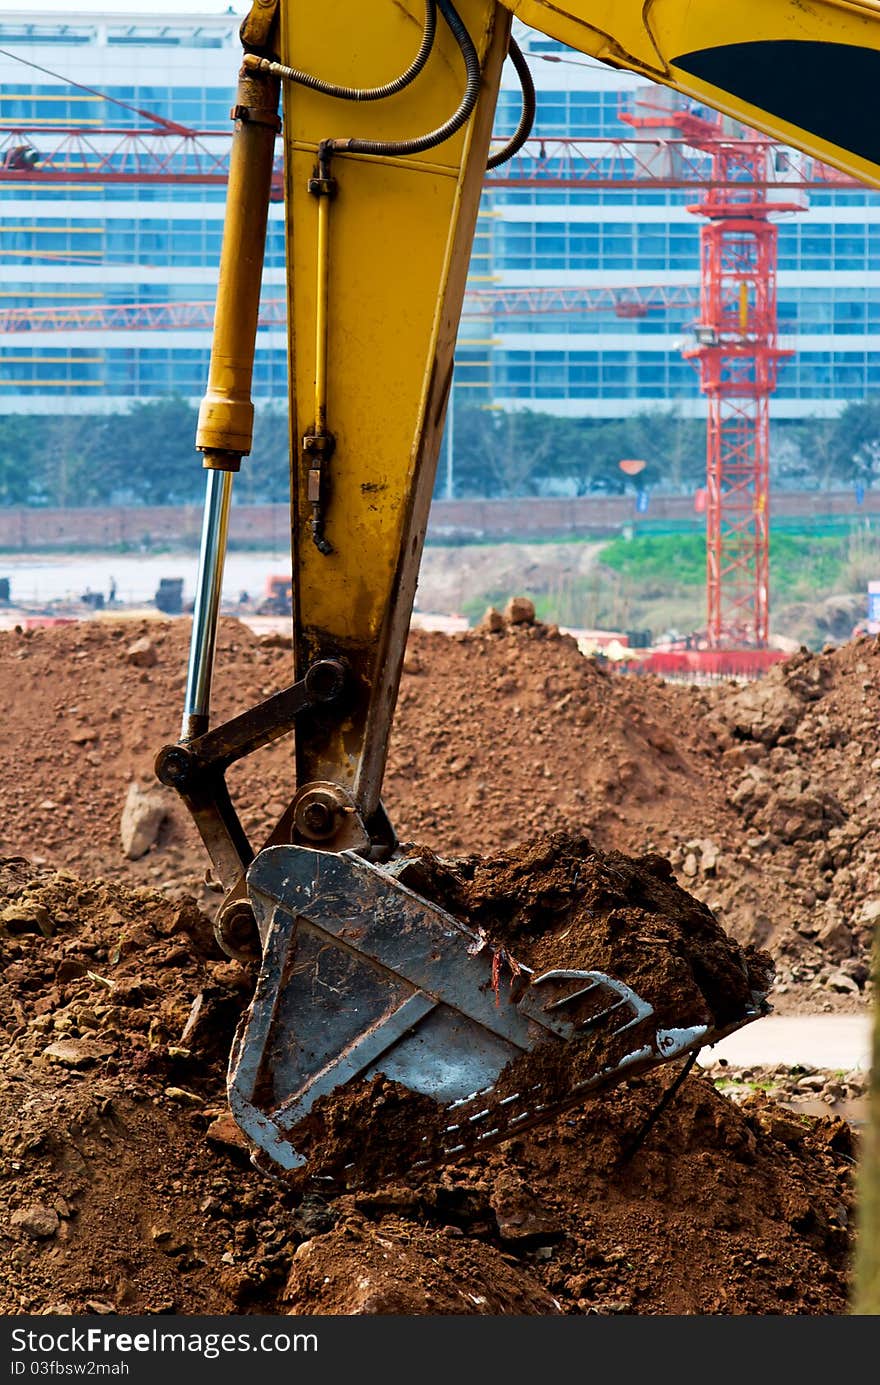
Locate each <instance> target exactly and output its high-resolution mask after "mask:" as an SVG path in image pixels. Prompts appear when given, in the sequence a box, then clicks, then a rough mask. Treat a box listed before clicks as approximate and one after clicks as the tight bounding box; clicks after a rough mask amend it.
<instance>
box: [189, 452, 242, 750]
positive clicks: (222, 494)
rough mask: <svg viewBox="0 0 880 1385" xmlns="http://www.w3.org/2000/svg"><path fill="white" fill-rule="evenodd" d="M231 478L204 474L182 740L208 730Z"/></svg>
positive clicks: (226, 473)
mask: <svg viewBox="0 0 880 1385" xmlns="http://www.w3.org/2000/svg"><path fill="white" fill-rule="evenodd" d="M233 475H234V472H231V471H216V470H210V471H209V472H208V479H207V486H206V490H205V513H204V518H203V521H202V544H201V549H200V552H199V574H198V579H197V584H196V596H195V604H194V607H193V623H192V635H191V638H190V646H189V667H188V669H187V674H186V697H185V701H184V708H183V726H182V729H181V739H183V740H191V739H192V738H193V737H194V736H200V735H201V734H202V733H203V732H204V731H207V729H208V713H209V707H210V700H211V675H212V672H213V669H214V648H215V645H216V641H217V621H218V618H219V615H220V593H221V589H222V587H223V565H224V562H225V560H226V538H227V533H228V529H229V502H230V499H231V497H232V478H233Z"/></svg>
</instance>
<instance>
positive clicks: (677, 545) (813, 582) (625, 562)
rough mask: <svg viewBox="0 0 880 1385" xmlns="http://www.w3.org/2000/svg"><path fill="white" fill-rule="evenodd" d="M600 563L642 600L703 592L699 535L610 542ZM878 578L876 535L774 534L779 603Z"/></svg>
mask: <svg viewBox="0 0 880 1385" xmlns="http://www.w3.org/2000/svg"><path fill="white" fill-rule="evenodd" d="M600 562H601V563H602V564H603V565H604V566H605V567H606V568H610V569H611V571H612V572H615V573H617V574H618V575H619V577H620V578H621V579H622V581H624V582H625V583H626V584H627V585H632V586H633V587H638V588H640V589H641V590H642V594H643V595H644V594H646V593H647V591H648V590H650V589H652V588H653V589H660V588H662V589H663V590H664V591H665V592H666V593H672V592H674V591H676V590H679V591H680V590H681V589H682V588H688V587H702V586H703V584H704V583H705V580H706V545H705V539H704V537H703V536H702V535H700V534H637V535H635V536H634V537H633V538H632V539H629V540H627V539H623V538H617V539H613V540H612V541H611V543H609V544H608V545H607V546H606V547H605V548H604V549H603V550H602V554H601V557H600ZM872 576H873V577H880V534H877V533H874V532H871V531H865V530H855V531H851V532H849V533H832V534H819V535H817V534H814V533H807V532H803V533H793V532H791V531H790V530H783V531H780V530H778V529H774V530H773V531H772V532H771V537H770V578H771V589H772V594H773V598H774V599H775V600H777V601H798V600H810V599H815V598H816V597H821V596H828V595H830V594H832V593H833V592H852V591H861V590H864V588H865V587H866V584H867V581H868V580H869V578H870V577H872Z"/></svg>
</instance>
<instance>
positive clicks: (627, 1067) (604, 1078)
mask: <svg viewBox="0 0 880 1385" xmlns="http://www.w3.org/2000/svg"><path fill="white" fill-rule="evenodd" d="M248 890H249V896H250V900H251V904H252V906H253V909H254V912H255V915H256V918H257V923H258V927H259V930H260V935H261V939H262V943H263V958H262V966H261V970H260V974H259V979H258V982H257V986H256V990H255V994H254V997H253V1000H252V1002H251V1005H250V1007H249V1009H248V1010H247V1012H246V1013H245V1015H244V1017H243V1019H242V1022H241V1024H240V1026H239V1030H238V1033H237V1036H236V1040H235V1044H234V1046H233V1050H232V1055H231V1060H230V1067H229V1079H228V1094H229V1103H230V1107H231V1110H232V1113H233V1115H234V1116H235V1119H236V1120H237V1122H238V1124H239V1125H240V1127H241V1128H242V1130H243V1131H244V1132H245V1134H246V1135H247V1136H248V1137H249V1139H250V1140H251V1141H252V1142H253V1144H254V1145H255V1146H257V1147H258V1149H259V1150H262V1151H263V1152H264V1153H265V1154H267V1155H268V1156H270V1158H271V1159H272V1160H273V1161H274V1162H275V1164H277V1165H280V1166H281V1167H282V1168H283V1169H288V1170H292V1169H296V1168H301V1167H302V1166H303V1165H305V1164H306V1163H307V1158H306V1157H305V1156H304V1154H303V1153H302V1152H301V1149H299V1148H298V1138H297V1128H298V1126H301V1123H302V1122H303V1121H304V1120H305V1119H306V1117H308V1115H309V1113H310V1111H311V1110H312V1108H313V1106H314V1105H315V1103H316V1102H317V1101H318V1100H319V1098H322V1097H328V1096H330V1095H331V1094H332V1093H334V1092H336V1091H337V1090H338V1089H340V1088H342V1087H344V1086H346V1084H352V1083H355V1082H363V1081H364V1080H369V1079H371V1078H374V1077H376V1076H377V1075H379V1074H381V1075H383V1076H384V1077H385V1078H387V1079H389V1080H390V1081H393V1082H395V1083H398V1084H400V1086H402V1087H403V1088H406V1089H408V1090H409V1091H410V1092H414V1093H419V1094H421V1095H422V1096H423V1097H430V1098H432V1099H433V1102H434V1103H436V1110H437V1120H436V1122H435V1123H434V1130H433V1134H432V1139H431V1140H430V1142H429V1141H428V1140H427V1138H426V1140H425V1157H424V1161H425V1162H426V1163H428V1162H431V1160H432V1159H434V1158H436V1157H437V1156H440V1157H442V1158H443V1159H444V1160H448V1159H454V1158H456V1157H457V1156H461V1155H463V1154H466V1153H468V1152H471V1151H473V1150H475V1149H478V1148H481V1147H485V1146H487V1145H489V1144H493V1143H497V1142H499V1141H501V1140H503V1139H505V1138H509V1137H510V1136H511V1135H513V1134H516V1133H518V1132H519V1131H520V1130H523V1129H527V1128H528V1127H529V1126H530V1125H533V1124H536V1123H537V1122H539V1121H541V1120H543V1119H546V1118H547V1117H548V1116H550V1115H552V1114H553V1113H554V1112H555V1111H556V1110H558V1109H561V1108H562V1107H564V1106H566V1105H571V1104H572V1103H573V1102H576V1101H578V1100H580V1099H582V1098H583V1097H584V1096H585V1095H587V1094H588V1093H591V1092H594V1091H596V1090H598V1089H600V1088H602V1087H606V1086H611V1085H613V1084H614V1083H615V1082H617V1081H620V1080H621V1079H622V1078H624V1077H627V1076H631V1075H634V1074H635V1073H638V1072H642V1071H645V1070H646V1069H648V1068H652V1067H655V1066H657V1065H659V1064H662V1063H668V1062H670V1061H671V1060H674V1059H675V1058H677V1057H679V1056H681V1055H685V1054H688V1053H690V1052H692V1051H694V1050H696V1049H699V1048H701V1047H703V1046H704V1045H707V1044H712V1043H714V1042H715V1041H716V1040H717V1039H719V1038H720V1037H722V1036H723V1034H726V1033H729V1032H731V1030H733V1029H736V1028H739V1027H740V1026H741V1025H742V1024H745V1023H747V1022H748V1021H749V1020H751V1019H754V1018H756V1017H757V1016H758V1015H759V1014H760V1013H762V1009H763V1008H766V1007H764V1006H763V1002H762V998H761V997H760V996H753V997H752V998H753V1001H754V1004H753V1005H752V1006H750V1007H745V1008H744V1009H743V1012H742V1014H741V1015H739V1016H738V1017H737V1018H736V1020H735V1021H734V1022H732V1023H728V1024H727V1025H726V1026H725V1028H724V1029H723V1030H718V1029H712V1028H711V1027H710V1026H709V1025H707V1024H698V1025H692V1026H690V1027H683V1028H666V1027H663V1026H662V1025H661V1024H660V1023H658V1021H657V1017H656V1015H655V1013H654V1009H653V1007H652V1006H651V1005H650V1004H649V1003H648V1002H647V1001H646V1000H644V999H643V998H642V997H641V996H639V995H638V994H637V993H636V992H635V991H634V990H632V989H631V988H630V987H629V986H627V985H626V984H625V983H624V981H623V980H621V979H620V978H616V977H613V976H609V975H606V974H604V973H603V972H599V971H588V970H571V969H565V968H560V969H556V970H548V971H544V972H543V973H541V974H539V975H538V974H535V973H534V972H532V971H530V970H529V969H528V968H527V967H524V966H521V965H518V964H517V963H516V961H515V960H513V959H512V958H510V957H509V956H508V955H507V954H506V953H501V952H499V951H497V950H495V949H493V948H492V947H491V945H489V944H487V942H486V939H485V937H484V936H483V935H482V933H477V932H474V931H473V930H472V929H470V928H468V927H467V926H466V925H464V924H463V923H461V922H460V921H459V920H458V919H456V918H454V917H453V916H452V915H451V914H448V913H446V912H445V911H444V910H442V909H440V908H439V907H437V906H436V905H434V904H432V903H430V902H429V901H427V900H425V899H424V898H422V897H420V896H419V895H417V894H415V893H414V892H413V891H412V890H411V889H409V888H408V887H407V886H406V885H404V884H403V883H401V882H400V881H399V880H398V879H397V878H395V874H394V869H393V867H391V868H389V867H385V868H382V867H378V866H375V865H372V864H370V863H369V862H368V861H365V860H363V859H362V858H361V857H359V856H357V855H355V854H354V853H351V852H342V853H339V854H335V853H326V852H320V851H315V850H311V849H309V848H304V847H297V846H276V847H270V848H268V849H266V850H264V851H263V852H261V853H260V854H259V856H258V857H257V858H256V860H255V861H254V863H253V865H252V866H251V868H250V871H249V873H248ZM538 1050H541V1052H542V1055H544V1054H546V1056H547V1057H548V1058H549V1060H550V1062H549V1064H548V1063H547V1062H541V1063H539V1064H537V1065H535V1064H532V1066H531V1070H529V1069H528V1066H527V1065H526V1064H525V1063H524V1062H523V1060H524V1056H525V1055H527V1054H533V1053H536V1052H537V1051H538ZM557 1057H558V1058H560V1059H561V1062H557V1063H556V1065H555V1067H554V1062H553V1060H554V1059H556V1058H557ZM562 1073H564V1074H565V1075H566V1080H565V1081H563V1082H560V1080H559V1079H560V1074H562ZM429 1147H430V1154H429ZM415 1162H416V1164H418V1162H419V1160H418V1159H416V1160H415Z"/></svg>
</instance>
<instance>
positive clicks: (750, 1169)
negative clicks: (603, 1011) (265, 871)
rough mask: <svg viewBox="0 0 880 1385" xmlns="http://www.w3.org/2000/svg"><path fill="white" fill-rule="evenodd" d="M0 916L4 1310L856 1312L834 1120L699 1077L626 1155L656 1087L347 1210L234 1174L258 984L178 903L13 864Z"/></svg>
mask: <svg viewBox="0 0 880 1385" xmlns="http://www.w3.org/2000/svg"><path fill="white" fill-rule="evenodd" d="M554 850H555V848H554ZM550 855H551V857H552V855H553V850H551V852H550ZM556 859H557V861H558V859H559V852H558V851H557V853H556ZM614 859H615V861H616V860H617V858H614ZM508 867H509V862H502V863H500V865H499V863H492V862H489V863H487V864H486V866H485V878H486V880H487V881H488V880H491V879H493V878H495V879H498V878H499V875H500V873H503V871H504V870H506V869H508ZM551 867H552V862H551ZM543 869H544V867H542V865H541V862H540V858H539V857H535V859H534V860H533V861H532V863H531V866H530V868H529V872H525V871H523V872H522V875H521V883H522V886H523V888H522V890H521V891H520V903H521V904H522V902H523V901H525V908H524V909H522V908H521V909H520V923H522V924H523V925H525V923H526V914H527V913H528V910H529V908H530V907H532V905H533V904H534V901H536V900H538V899H539V898H540V897H541V896H542V885H541V878H542V870H543ZM634 870H635V868H634ZM529 873H530V874H531V883H529V882H528V880H527V875H528V874H529ZM551 874H552V869H551ZM636 874H638V872H636ZM634 878H635V877H634ZM477 880H479V872H478V871H476V870H475V871H474V872H473V875H472V880H471V882H470V884H469V886H468V887H469V888H473V882H474V881H477ZM663 884H664V882H663V881H662V879H661V880H660V881H659V882H658V885H663ZM665 888H667V889H669V888H674V887H672V886H670V885H669V884H668V883H666V885H665ZM483 893H484V897H488V894H489V892H488V891H487V890H485V889H484V891H483ZM546 893H547V895H549V893H550V892H549V891H548V892H546ZM700 916H701V917H702V913H701V915H700ZM0 917H2V920H3V928H2V934H0V957H2V962H3V972H2V977H0V1026H2V1033H3V1043H4V1055H3V1067H2V1076H0V1111H2V1131H3V1134H2V1137H0V1237H2V1239H3V1244H4V1272H3V1275H2V1276H0V1309H2V1311H4V1312H7V1313H21V1312H25V1311H28V1312H45V1311H56V1312H73V1313H81V1312H90V1313H107V1312H113V1311H120V1312H127V1313H139V1312H147V1313H163V1312H177V1313H197V1312H220V1313H226V1312H263V1313H267V1312H268V1313H272V1312H282V1313H283V1312H292V1313H331V1314H335V1313H355V1312H356V1313H388V1312H392V1313H407V1314H414V1313H453V1312H454V1313H474V1314H480V1313H491V1314H514V1313H516V1314H519V1313H530V1314H531V1313H540V1314H552V1313H559V1312H561V1313H603V1314H604V1313H613V1312H638V1313H664V1314H668V1313H676V1314H681V1313H725V1314H727V1313H734V1314H738V1313H786V1314H788V1313H812V1314H831V1313H840V1312H844V1311H846V1302H847V1299H846V1295H847V1274H848V1265H849V1257H850V1251H851V1232H850V1229H849V1227H850V1215H851V1209H852V1189H851V1169H852V1157H853V1153H854V1150H853V1136H852V1132H851V1130H850V1127H849V1126H848V1125H847V1124H846V1123H845V1122H844V1121H842V1120H839V1119H836V1118H834V1117H832V1116H828V1117H825V1118H823V1119H819V1120H817V1119H812V1118H809V1117H800V1116H795V1115H792V1114H791V1113H790V1112H786V1111H784V1110H783V1109H782V1108H780V1107H778V1106H775V1105H774V1104H773V1103H771V1102H769V1101H767V1100H766V1099H763V1098H760V1097H755V1098H748V1099H746V1100H745V1101H744V1102H742V1103H741V1104H735V1103H734V1102H733V1101H731V1100H729V1099H728V1098H727V1097H724V1096H722V1095H720V1094H719V1093H718V1092H716V1091H715V1090H714V1088H713V1087H712V1085H711V1084H710V1083H709V1082H708V1081H707V1080H706V1078H705V1077H693V1076H692V1077H691V1078H689V1079H688V1080H687V1081H686V1082H685V1084H684V1086H683V1088H682V1089H681V1091H680V1092H679V1093H678V1095H677V1096H676V1098H675V1101H674V1103H673V1104H672V1105H671V1106H670V1107H669V1108H667V1110H666V1111H665V1112H663V1113H662V1114H661V1115H660V1117H659V1119H658V1120H657V1122H656V1124H655V1125H654V1127H653V1128H652V1129H651V1130H650V1133H649V1134H648V1135H647V1137H646V1138H645V1139H644V1142H643V1143H642V1145H641V1147H640V1148H638V1149H637V1150H636V1151H635V1152H631V1151H632V1146H633V1144H634V1142H636V1141H637V1137H638V1135H639V1132H640V1131H641V1130H642V1128H643V1126H644V1123H645V1121H646V1120H647V1118H648V1117H649V1116H650V1114H651V1112H652V1110H653V1109H654V1108H655V1107H656V1105H657V1103H658V1100H659V1099H660V1097H661V1096H662V1094H663V1092H664V1090H665V1088H666V1087H667V1085H668V1083H669V1081H670V1078H671V1071H670V1073H659V1074H653V1075H651V1076H647V1077H644V1078H641V1079H635V1080H633V1081H631V1082H629V1083H627V1084H625V1085H623V1086H620V1087H618V1088H616V1089H615V1091H614V1092H613V1093H611V1094H609V1095H607V1096H605V1097H604V1098H602V1099H596V1100H593V1101H592V1102H590V1103H589V1104H587V1105H586V1106H585V1107H584V1108H583V1109H579V1110H573V1111H570V1112H568V1113H567V1114H565V1115H562V1116H559V1117H558V1118H557V1119H556V1120H555V1122H554V1123H553V1124H551V1125H549V1126H547V1127H544V1128H541V1129H536V1130H534V1131H531V1132H524V1133H521V1134H519V1135H518V1136H517V1137H516V1138H515V1139H513V1140H511V1141H509V1142H508V1143H507V1144H506V1145H504V1146H503V1147H501V1148H498V1149H495V1150H492V1151H483V1152H481V1153H480V1154H479V1155H478V1156H475V1157H474V1158H473V1159H471V1160H468V1161H465V1162H464V1163H459V1164H456V1165H455V1166H451V1167H449V1168H441V1169H440V1170H439V1171H435V1172H432V1173H431V1174H430V1175H427V1174H426V1175H424V1176H422V1177H421V1178H419V1179H415V1178H412V1177H407V1176H401V1175H399V1174H398V1175H397V1176H396V1177H395V1178H393V1179H389V1180H386V1181H385V1182H382V1183H380V1184H379V1185H378V1186H375V1187H371V1188H369V1189H366V1190H364V1191H361V1192H353V1193H346V1194H345V1195H342V1196H339V1197H335V1198H334V1197H333V1196H332V1195H330V1194H329V1193H328V1192H327V1185H326V1184H325V1183H323V1182H321V1181H319V1180H316V1179H311V1180H310V1179H309V1178H303V1177H300V1179H299V1181H298V1182H292V1183H290V1184H287V1183H284V1182H279V1181H275V1180H273V1179H270V1178H267V1177H266V1176H265V1175H264V1174H261V1173H259V1172H258V1171H257V1170H256V1169H254V1168H253V1167H252V1166H251V1165H250V1163H249V1160H248V1157H247V1152H246V1149H245V1148H244V1147H243V1141H242V1139H241V1137H240V1136H239V1135H238V1133H237V1131H236V1130H235V1128H234V1127H233V1126H232V1125H231V1123H230V1121H229V1118H228V1115H227V1114H226V1110H225V1103H224V1100H223V1090H224V1078H225V1059H226V1052H227V1048H228V1042H229V1038H230V1035H231V1031H232V1028H233V1027H234V1025H235V1022H236V1018H237V1016H238V1015H239V1013H240V1011H241V1009H242V1007H243V1005H244V1004H246V1002H247V999H248V997H249V994H250V989H251V986H252V981H253V978H252V976H251V975H250V974H249V973H248V972H247V970H246V969H244V968H242V967H241V966H239V965H238V964H235V963H230V962H228V961H226V960H224V959H223V958H222V957H220V956H219V955H218V954H217V953H216V951H214V945H213V941H212V934H211V930H210V926H209V923H208V920H207V918H206V916H205V915H203V914H202V913H201V912H200V910H199V909H198V908H197V907H196V905H195V904H194V903H193V901H192V900H181V901H170V900H168V899H167V898H165V897H164V896H163V895H161V894H159V893H157V892H155V891H151V890H146V889H143V888H139V887H129V886H126V885H123V884H120V883H119V882H111V881H107V880H96V881H92V882H84V881H82V880H79V879H77V878H76V877H74V876H72V875H70V874H67V873H60V874H59V873H56V872H52V871H49V870H47V869H41V868H39V867H34V866H32V865H29V864H28V863H26V862H25V861H23V860H21V859H15V860H11V861H6V862H5V863H4V865H3V868H2V871H0ZM537 919H538V915H537V912H533V914H532V917H531V918H530V920H529V921H528V924H527V927H523V928H520V933H519V941H520V942H522V941H524V939H525V937H526V932H527V931H530V932H531V934H532V936H533V939H534V941H535V943H536V945H537V940H538V922H537ZM510 922H511V923H513V924H514V925H515V923H516V919H515V917H513V918H512V919H511V920H510Z"/></svg>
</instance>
